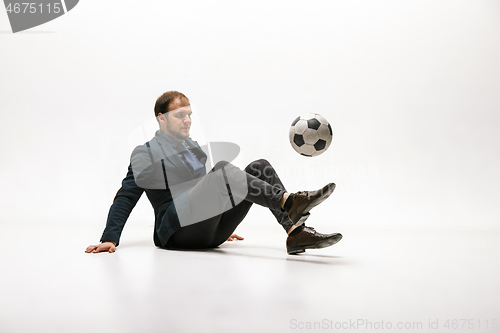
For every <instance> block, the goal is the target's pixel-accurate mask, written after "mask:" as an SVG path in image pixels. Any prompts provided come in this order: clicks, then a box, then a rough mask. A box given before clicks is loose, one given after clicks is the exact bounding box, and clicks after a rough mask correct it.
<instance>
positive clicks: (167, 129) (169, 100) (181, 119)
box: [155, 91, 192, 141]
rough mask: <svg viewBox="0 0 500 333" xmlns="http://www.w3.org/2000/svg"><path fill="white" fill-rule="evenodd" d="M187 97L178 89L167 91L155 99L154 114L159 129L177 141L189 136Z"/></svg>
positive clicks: (189, 114)
mask: <svg viewBox="0 0 500 333" xmlns="http://www.w3.org/2000/svg"><path fill="white" fill-rule="evenodd" d="M191 114H192V111H191V105H190V104H189V99H188V98H187V97H186V96H185V95H184V94H183V93H180V92H178V91H167V92H166V93H164V94H163V95H161V96H160V97H158V99H157V100H156V104H155V116H156V120H158V123H159V124H160V130H161V131H162V132H164V133H165V134H168V135H170V136H171V137H173V138H174V139H176V140H178V141H182V140H185V139H187V138H188V137H189V129H190V128H191Z"/></svg>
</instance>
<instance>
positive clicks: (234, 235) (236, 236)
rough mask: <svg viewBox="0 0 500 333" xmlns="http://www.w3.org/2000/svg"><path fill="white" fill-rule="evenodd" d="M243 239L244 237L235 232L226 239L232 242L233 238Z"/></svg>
mask: <svg viewBox="0 0 500 333" xmlns="http://www.w3.org/2000/svg"><path fill="white" fill-rule="evenodd" d="M235 239H237V240H244V239H245V238H243V237H241V236H238V235H237V234H232V235H231V236H229V238H228V239H227V240H228V241H230V242H232V241H233V240H235Z"/></svg>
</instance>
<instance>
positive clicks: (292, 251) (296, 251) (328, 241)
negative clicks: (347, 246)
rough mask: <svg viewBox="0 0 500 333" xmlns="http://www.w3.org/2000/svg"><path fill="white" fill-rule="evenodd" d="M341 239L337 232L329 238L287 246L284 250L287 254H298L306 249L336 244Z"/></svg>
mask: <svg viewBox="0 0 500 333" xmlns="http://www.w3.org/2000/svg"><path fill="white" fill-rule="evenodd" d="M341 239H342V235H341V234H337V235H335V236H332V237H331V238H327V239H324V240H322V241H319V242H316V243H314V244H311V245H304V246H294V247H287V248H286V250H287V252H288V254H299V253H303V252H306V250H307V249H322V248H325V247H328V246H332V245H334V244H337V243H338V242H339V241H340V240H341Z"/></svg>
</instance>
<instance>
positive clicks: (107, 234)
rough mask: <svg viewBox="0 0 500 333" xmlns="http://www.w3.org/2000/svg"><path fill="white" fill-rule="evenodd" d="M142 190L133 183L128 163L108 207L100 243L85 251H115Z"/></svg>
mask: <svg viewBox="0 0 500 333" xmlns="http://www.w3.org/2000/svg"><path fill="white" fill-rule="evenodd" d="M143 192H144V189H143V188H141V187H139V186H137V184H136V183H135V180H134V175H133V172H132V167H131V166H130V165H129V167H128V172H127V176H126V177H125V178H124V179H123V181H122V187H121V188H120V189H119V190H118V192H117V193H116V196H115V199H114V200H113V204H112V205H111V207H110V209H109V213H108V220H107V222H106V228H105V229H104V232H103V234H102V237H101V242H102V244H100V245H91V246H89V247H87V249H86V250H85V252H87V253H91V252H94V253H97V252H101V251H108V252H110V253H112V252H114V251H115V248H116V246H118V244H119V242H120V236H121V233H122V230H123V227H124V226H125V222H127V219H128V217H129V215H130V213H131V212H132V209H134V207H135V205H136V204H137V201H139V199H140V197H141V195H142V193H143Z"/></svg>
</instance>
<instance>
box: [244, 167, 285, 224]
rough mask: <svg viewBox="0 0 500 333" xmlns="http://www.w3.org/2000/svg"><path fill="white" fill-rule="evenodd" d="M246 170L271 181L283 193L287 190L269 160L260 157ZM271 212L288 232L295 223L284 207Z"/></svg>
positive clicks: (266, 180)
mask: <svg viewBox="0 0 500 333" xmlns="http://www.w3.org/2000/svg"><path fill="white" fill-rule="evenodd" d="M245 172H247V173H249V174H251V175H252V176H254V177H256V178H259V179H261V180H263V181H265V182H267V183H269V184H270V185H272V186H273V188H279V189H281V190H282V193H285V192H286V189H285V186H284V185H283V183H282V182H281V179H280V178H279V177H278V174H277V173H276V170H275V169H274V168H273V167H272V165H271V164H270V163H269V162H268V161H267V160H264V159H260V160H257V161H253V162H252V163H250V164H249V165H248V166H247V167H246V168H245ZM280 203H281V202H280ZM271 213H273V215H274V216H275V217H276V220H277V221H278V223H279V224H281V226H282V227H283V228H284V229H285V231H287V232H288V230H289V229H290V228H291V227H292V225H293V222H292V221H291V220H290V218H289V217H288V214H287V213H285V212H284V211H283V210H282V209H271Z"/></svg>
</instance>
